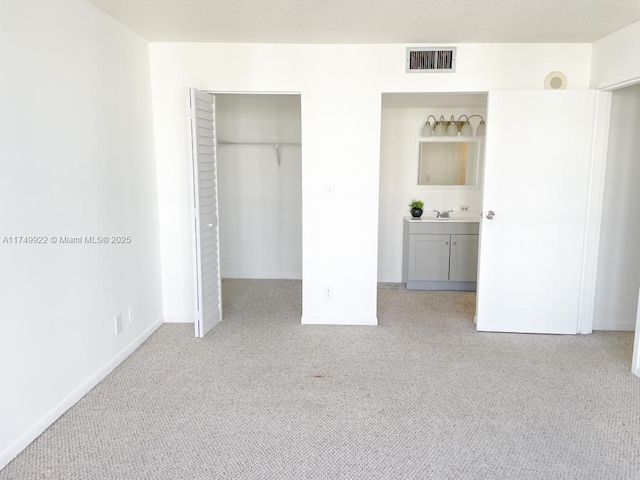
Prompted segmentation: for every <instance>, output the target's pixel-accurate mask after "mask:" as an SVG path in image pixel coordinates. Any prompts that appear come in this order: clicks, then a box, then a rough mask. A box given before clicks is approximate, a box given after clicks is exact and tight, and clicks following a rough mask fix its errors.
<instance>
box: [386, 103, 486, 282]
mask: <svg viewBox="0 0 640 480" xmlns="http://www.w3.org/2000/svg"><path fill="white" fill-rule="evenodd" d="M462 114H465V115H475V114H478V115H482V116H483V117H484V118H485V119H486V108H479V107H467V108H428V107H427V108H383V109H382V129H381V139H380V210H379V225H378V237H379V242H378V281H379V282H401V281H402V221H403V215H404V213H405V212H407V211H408V210H409V203H410V202H411V200H412V199H414V198H415V199H418V200H422V201H423V202H424V210H425V212H430V211H431V210H434V209H435V210H455V211H458V210H460V207H461V206H462V205H465V206H468V207H469V210H470V211H472V210H475V211H480V210H481V205H482V190H481V188H480V185H478V187H477V188H475V189H466V188H465V189H455V188H440V189H438V188H436V187H433V188H429V189H425V188H416V187H415V179H414V178H413V173H414V163H415V157H416V150H415V140H416V138H417V137H419V136H420V135H421V131H422V126H423V125H424V123H425V121H426V119H427V117H428V116H429V115H434V116H435V117H436V118H440V116H441V115H444V117H445V119H447V120H448V119H449V118H450V117H451V115H453V116H454V117H455V118H459V117H460V115H462ZM478 120H479V119H477V118H473V119H472V120H471V122H472V124H473V126H474V127H475V126H477V123H478Z"/></svg>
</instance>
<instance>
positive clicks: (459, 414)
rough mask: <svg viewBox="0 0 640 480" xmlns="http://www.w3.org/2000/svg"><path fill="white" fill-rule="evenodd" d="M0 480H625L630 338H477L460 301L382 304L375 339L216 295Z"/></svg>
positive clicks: (294, 296)
mask: <svg viewBox="0 0 640 480" xmlns="http://www.w3.org/2000/svg"><path fill="white" fill-rule="evenodd" d="M223 288H224V311H225V321H224V322H223V323H221V324H220V325H218V326H217V327H216V328H215V329H214V331H213V332H212V333H210V334H209V335H208V336H207V337H206V338H205V339H195V338H193V328H192V327H191V326H190V325H164V326H162V327H161V328H160V329H159V330H158V332H157V333H156V334H154V335H153V337H152V338H150V339H149V340H148V341H147V342H146V343H145V344H144V345H142V346H141V347H140V348H139V349H138V350H137V351H136V352H135V353H134V354H133V355H132V356H131V357H130V358H129V359H127V360H126V361H125V362H124V363H123V364H122V365H121V366H120V367H119V368H118V369H117V370H116V371H115V372H114V373H113V374H111V375H110V376H109V377H108V378H107V379H105V381H103V382H102V383H101V384H100V385H98V386H97V387H96V388H95V389H94V390H92V391H91V392H90V393H89V394H88V395H87V396H86V397H85V398H83V399H82V400H81V401H80V402H79V403H78V404H77V405H76V406H75V407H73V408H72V409H71V410H70V411H69V412H67V413H66V414H65V415H64V416H63V417H62V418H61V419H60V420H59V421H57V422H56V423H55V424H54V425H53V426H52V427H51V428H49V429H48V430H47V431H46V432H45V433H44V434H43V435H42V436H41V437H40V438H38V439H37V440H36V441H35V442H34V443H33V444H32V445H31V446H30V447H28V448H27V449H26V450H25V451H24V452H23V453H22V454H21V455H19V456H18V458H16V459H15V460H14V461H13V462H12V463H10V464H9V465H8V466H7V467H6V468H5V469H4V470H3V471H2V472H0V479H3V480H4V479H12V480H14V479H82V480H90V479H227V478H228V479H312V478H317V479H337V478H340V479H342V478H345V479H365V478H366V479H369V478H371V479H378V478H382V479H414V478H415V479H418V478H420V479H424V478H434V479H456V480H458V479H542V478H544V479H633V478H640V380H639V379H638V378H636V377H634V376H633V375H631V373H629V366H630V361H631V351H632V341H633V338H632V334H630V333H606V332H598V333H595V334H593V335H590V336H549V335H511V334H480V333H477V332H475V330H474V326H473V322H472V318H473V312H474V304H475V295H474V294H473V293H449V292H410V291H406V290H404V291H403V290H379V320H380V326H379V327H329V326H302V325H300V324H299V322H300V314H301V312H300V304H301V300H300V297H301V284H300V282H297V281H246V280H227V281H225V282H224V287H223Z"/></svg>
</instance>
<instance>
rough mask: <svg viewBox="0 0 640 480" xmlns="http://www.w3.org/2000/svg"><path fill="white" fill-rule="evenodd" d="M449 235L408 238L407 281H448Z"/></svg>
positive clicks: (413, 236) (412, 236)
mask: <svg viewBox="0 0 640 480" xmlns="http://www.w3.org/2000/svg"><path fill="white" fill-rule="evenodd" d="M450 237H451V236H450V235H411V236H410V237H409V280H449V247H450V245H449V243H450V241H451V238H450Z"/></svg>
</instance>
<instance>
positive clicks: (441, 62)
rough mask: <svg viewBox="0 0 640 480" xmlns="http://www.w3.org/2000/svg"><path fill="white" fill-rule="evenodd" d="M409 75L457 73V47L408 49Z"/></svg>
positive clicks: (407, 63)
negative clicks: (413, 73) (414, 73)
mask: <svg viewBox="0 0 640 480" xmlns="http://www.w3.org/2000/svg"><path fill="white" fill-rule="evenodd" d="M406 65H407V73H411V72H417V73H431V72H443V73H453V72H455V71H456V47H438V48H430V47H427V48H425V47H419V48H411V47H409V48H407V59H406Z"/></svg>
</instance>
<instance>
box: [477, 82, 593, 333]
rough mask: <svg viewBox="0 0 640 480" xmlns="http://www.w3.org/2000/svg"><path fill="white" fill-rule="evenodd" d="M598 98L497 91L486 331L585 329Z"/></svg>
mask: <svg viewBox="0 0 640 480" xmlns="http://www.w3.org/2000/svg"><path fill="white" fill-rule="evenodd" d="M595 100H596V95H595V92H594V91H592V90H560V91H547V90H540V91H504V92H490V93H489V102H488V109H487V118H488V120H487V137H486V153H485V173H484V196H483V209H484V216H483V218H482V223H481V226H480V228H481V235H480V255H479V275H478V292H477V298H478V305H477V326H478V330H480V331H493V332H526V333H558V334H575V333H577V332H578V320H579V314H580V298H581V281H582V269H583V263H584V248H585V235H586V224H587V205H588V198H589V181H590V171H591V154H592V153H591V149H592V143H593V128H594V118H595V117H594V115H595Z"/></svg>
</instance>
